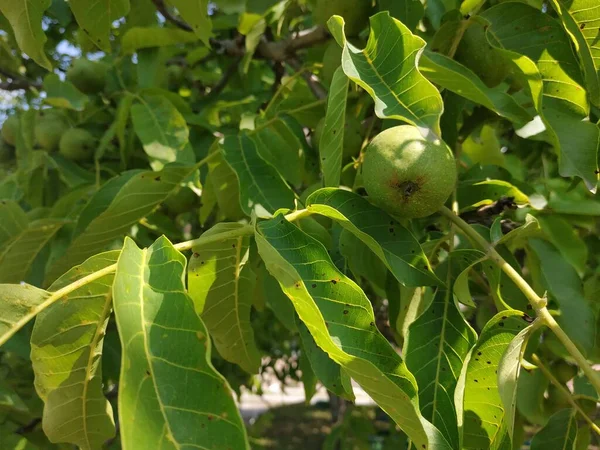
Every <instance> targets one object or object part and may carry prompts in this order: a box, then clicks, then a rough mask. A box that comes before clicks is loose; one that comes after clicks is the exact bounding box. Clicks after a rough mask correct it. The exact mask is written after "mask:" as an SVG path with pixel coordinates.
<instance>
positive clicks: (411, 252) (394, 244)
mask: <svg viewBox="0 0 600 450" xmlns="http://www.w3.org/2000/svg"><path fill="white" fill-rule="evenodd" d="M306 208H307V210H308V211H310V212H314V213H317V214H321V215H324V216H327V217H330V218H331V219H334V220H335V221H337V222H339V224H340V225H342V226H343V227H344V228H345V229H347V230H348V231H350V232H351V233H352V234H354V235H355V236H356V237H358V238H359V239H360V240H361V241H363V242H364V243H365V244H367V245H368V246H369V248H370V249H371V250H372V251H373V252H374V253H375V254H376V255H377V256H378V257H379V258H380V259H381V261H383V262H384V264H385V265H386V267H387V268H388V269H389V270H390V271H391V272H392V273H393V274H394V276H395V277H396V279H397V280H398V281H399V282H400V283H402V284H404V285H405V286H423V285H429V286H431V285H440V284H442V282H441V281H440V280H439V279H438V278H437V277H436V276H435V275H434V274H433V272H431V268H430V266H429V262H428V261H427V257H426V256H425V253H423V249H422V248H421V246H420V245H419V243H418V241H417V240H416V239H415V238H414V236H413V235H412V234H411V233H410V231H408V230H407V229H406V228H404V227H403V226H402V225H401V224H400V223H399V222H398V221H397V220H395V219H394V218H392V217H391V216H390V215H388V214H387V213H385V212H384V211H382V210H380V209H379V208H377V207H375V206H373V205H371V204H370V203H369V202H368V201H367V200H366V199H364V198H363V197H361V196H359V195H357V194H354V193H353V192H350V191H346V190H343V189H333V188H324V189H319V190H318V191H316V192H314V193H313V194H311V195H310V196H309V197H308V199H307V200H306Z"/></svg>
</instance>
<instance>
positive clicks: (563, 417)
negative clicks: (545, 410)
mask: <svg viewBox="0 0 600 450" xmlns="http://www.w3.org/2000/svg"><path fill="white" fill-rule="evenodd" d="M576 440H577V420H576V415H575V414H574V411H573V410H571V409H563V410H560V411H558V412H557V413H556V414H554V415H553V416H552V417H550V420H549V421H548V424H547V425H546V426H545V427H544V428H542V429H541V430H540V431H538V432H537V433H536V434H535V436H533V439H532V440H531V450H564V449H571V448H573V446H574V445H575V441H576Z"/></svg>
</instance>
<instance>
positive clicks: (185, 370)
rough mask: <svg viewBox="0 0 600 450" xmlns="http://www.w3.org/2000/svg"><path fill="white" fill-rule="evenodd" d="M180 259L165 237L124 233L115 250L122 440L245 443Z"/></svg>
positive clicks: (169, 444)
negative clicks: (137, 238) (145, 243)
mask: <svg viewBox="0 0 600 450" xmlns="http://www.w3.org/2000/svg"><path fill="white" fill-rule="evenodd" d="M185 265H186V260H185V257H184V256H183V255H182V254H181V253H179V252H178V251H177V250H176V249H175V248H174V247H173V246H172V245H171V243H170V242H169V241H168V240H167V239H166V238H165V237H161V238H159V239H158V240H157V241H156V242H155V243H154V244H152V246H151V247H149V248H148V249H144V250H140V249H139V248H138V247H137V246H136V245H135V243H134V242H133V241H132V240H130V239H127V240H126V241H125V245H124V247H123V250H122V252H121V256H120V257H119V262H118V265H117V272H116V274H115V281H114V285H113V302H114V309H115V315H116V319H117V326H118V329H119V335H120V337H121V344H122V347H123V357H122V363H121V377H120V382H119V417H120V419H121V420H120V424H121V444H122V446H123V448H124V449H135V448H156V447H159V448H163V449H179V448H210V447H213V446H214V447H216V448H234V449H238V448H239V449H249V448H250V447H249V445H248V441H247V437H246V432H245V428H244V425H243V422H242V419H241V417H240V415H239V412H238V409H237V407H236V405H235V403H234V401H233V398H232V394H231V389H230V387H229V384H228V383H227V381H226V380H225V379H224V378H223V377H222V376H221V375H220V374H219V373H218V372H216V371H215V369H214V367H213V366H212V364H211V362H210V346H211V344H210V338H209V336H208V332H207V330H206V328H205V326H204V324H203V323H202V321H201V320H200V318H199V317H198V316H197V315H196V312H195V310H194V305H193V302H192V300H191V299H190V297H188V295H187V294H186V293H185V287H184V283H183V279H184V275H185ZM175 387H176V388H175Z"/></svg>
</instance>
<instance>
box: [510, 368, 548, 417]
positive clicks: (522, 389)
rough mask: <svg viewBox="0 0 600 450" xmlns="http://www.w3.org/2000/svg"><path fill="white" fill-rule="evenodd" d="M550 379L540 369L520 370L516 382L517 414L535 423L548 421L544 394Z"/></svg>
mask: <svg viewBox="0 0 600 450" xmlns="http://www.w3.org/2000/svg"><path fill="white" fill-rule="evenodd" d="M549 383H550V381H549V380H548V378H546V375H544V373H543V372H542V371H541V370H540V369H537V368H535V369H532V370H530V371H526V370H522V371H521V373H520V374H519V381H518V384H517V408H518V410H519V414H520V415H521V416H523V417H524V418H526V419H527V420H528V421H529V422H531V423H532V424H535V425H545V424H546V422H548V415H549V414H548V412H547V411H546V410H545V404H544V403H545V402H544V394H545V392H546V389H547V388H548V384H549Z"/></svg>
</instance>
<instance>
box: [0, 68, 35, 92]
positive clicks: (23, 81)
mask: <svg viewBox="0 0 600 450" xmlns="http://www.w3.org/2000/svg"><path fill="white" fill-rule="evenodd" d="M0 75H2V77H4V78H7V80H6V81H2V82H0V89H2V90H4V91H18V90H21V89H24V90H27V89H30V88H35V89H40V88H41V87H42V86H41V84H39V83H36V82H34V81H30V80H28V79H27V78H25V77H23V76H21V75H17V74H14V73H11V72H9V71H8V70H6V69H3V68H2V67H0Z"/></svg>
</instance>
